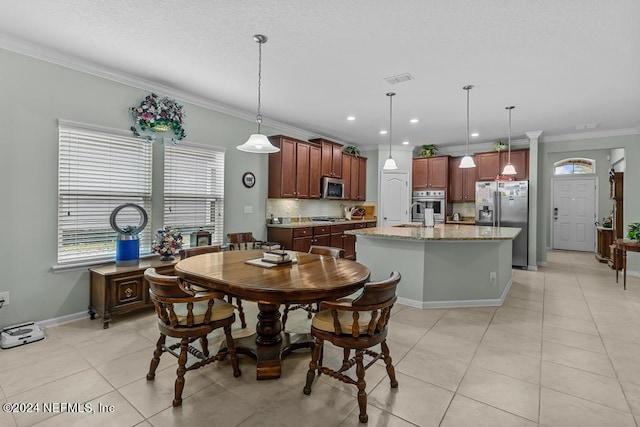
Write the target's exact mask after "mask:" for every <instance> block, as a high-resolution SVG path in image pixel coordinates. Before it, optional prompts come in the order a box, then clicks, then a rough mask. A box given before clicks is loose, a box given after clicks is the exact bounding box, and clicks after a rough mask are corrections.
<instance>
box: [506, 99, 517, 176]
mask: <svg viewBox="0 0 640 427" xmlns="http://www.w3.org/2000/svg"><path fill="white" fill-rule="evenodd" d="M504 108H505V110H509V156H508V157H507V164H506V165H505V166H504V169H503V170H502V175H516V174H517V172H516V168H515V167H513V165H512V164H511V110H513V109H514V108H516V107H514V106H513V105H510V106H508V107H504Z"/></svg>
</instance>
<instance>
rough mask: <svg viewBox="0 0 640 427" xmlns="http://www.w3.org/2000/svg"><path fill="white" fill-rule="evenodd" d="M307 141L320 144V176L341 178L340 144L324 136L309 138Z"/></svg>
mask: <svg viewBox="0 0 640 427" xmlns="http://www.w3.org/2000/svg"><path fill="white" fill-rule="evenodd" d="M309 142H313V143H316V144H320V148H321V150H322V176H330V177H332V178H343V176H342V144H338V143H337V142H333V141H329V140H327V139H324V138H314V139H310V140H309Z"/></svg>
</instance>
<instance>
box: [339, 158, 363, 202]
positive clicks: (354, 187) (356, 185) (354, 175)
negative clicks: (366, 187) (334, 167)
mask: <svg viewBox="0 0 640 427" xmlns="http://www.w3.org/2000/svg"><path fill="white" fill-rule="evenodd" d="M342 161H343V162H350V163H351V174H350V175H349V182H350V187H351V197H349V199H350V200H359V194H360V179H359V173H360V164H359V163H358V158H357V157H355V156H349V157H347V156H344V158H343V159H342ZM344 179H347V177H345V178H344Z"/></svg>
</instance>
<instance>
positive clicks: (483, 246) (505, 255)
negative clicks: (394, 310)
mask: <svg viewBox="0 0 640 427" xmlns="http://www.w3.org/2000/svg"><path fill="white" fill-rule="evenodd" d="M519 233H520V228H512V227H490V226H488V227H487V226H475V225H452V224H436V226H435V227H422V226H420V225H419V224H417V223H409V224H402V225H399V226H393V227H374V228H364V229H360V230H349V231H345V234H350V235H355V236H356V251H357V256H358V262H360V263H362V264H364V265H366V266H367V267H369V269H370V270H371V279H372V280H382V279H383V278H386V277H388V276H389V274H390V273H391V271H393V270H397V271H399V272H400V274H401V275H402V281H401V282H400V284H399V285H398V302H399V303H401V304H405V305H409V306H412V307H418V308H428V307H434V308H435V307H482V306H499V305H502V302H503V301H504V298H505V296H506V295H507V293H508V292H509V288H510V287H511V283H512V278H513V274H512V267H511V246H512V242H513V239H514V238H515V237H516V236H517V235H518V234H519Z"/></svg>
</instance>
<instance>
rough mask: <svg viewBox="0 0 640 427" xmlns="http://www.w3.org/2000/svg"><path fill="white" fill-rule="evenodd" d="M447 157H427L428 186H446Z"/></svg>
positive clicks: (443, 187)
mask: <svg viewBox="0 0 640 427" xmlns="http://www.w3.org/2000/svg"><path fill="white" fill-rule="evenodd" d="M448 172H449V159H448V157H446V156H442V157H431V158H428V159H427V177H428V178H427V185H428V187H429V188H442V189H445V188H447V178H448V176H447V173H448Z"/></svg>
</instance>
